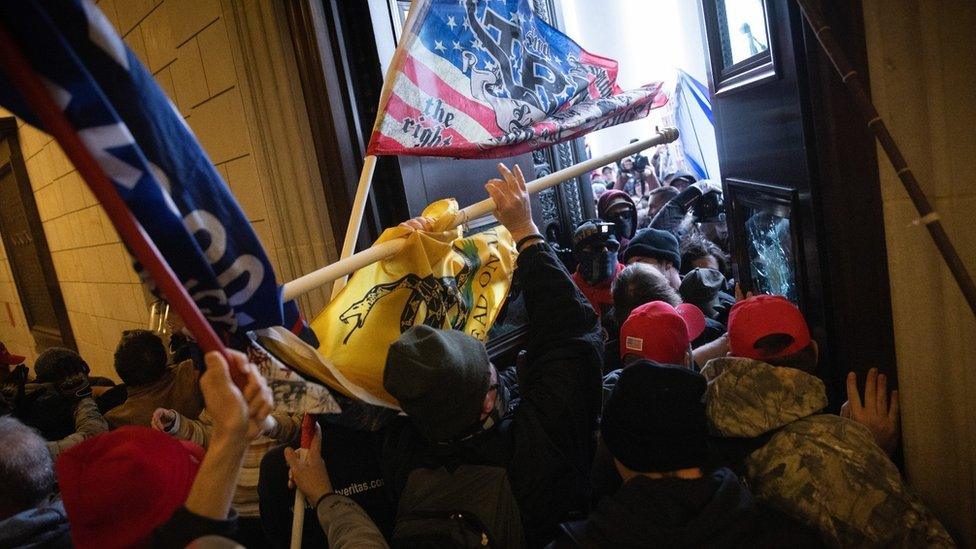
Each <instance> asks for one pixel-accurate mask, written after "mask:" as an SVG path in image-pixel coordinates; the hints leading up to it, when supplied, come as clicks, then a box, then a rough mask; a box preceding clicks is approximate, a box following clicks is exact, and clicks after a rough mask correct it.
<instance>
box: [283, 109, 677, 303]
mask: <svg viewBox="0 0 976 549" xmlns="http://www.w3.org/2000/svg"><path fill="white" fill-rule="evenodd" d="M676 139H678V130H676V129H675V128H665V129H664V130H661V131H660V133H658V135H656V136H654V137H651V138H648V139H644V140H643V141H637V142H635V143H631V144H629V145H627V146H626V147H623V148H621V149H617V150H615V151H613V152H610V153H607V154H604V155H602V156H598V157H596V158H591V159H589V160H585V161H583V162H580V163H579V164H574V165H573V166H570V167H568V168H564V169H562V170H559V171H557V172H553V173H551V174H549V175H547V176H544V177H540V178H539V179H536V180H534V181H532V182H530V183H528V184H527V185H526V187H527V188H528V191H529V193H530V194H534V193H537V192H539V191H541V190H544V189H548V188H549V187H553V186H555V185H558V184H560V183H562V182H563V181H566V180H568V179H572V178H574V177H577V176H580V175H583V174H585V173H588V172H590V171H592V170H594V169H596V168H599V167H602V166H606V165H607V164H609V163H611V162H615V161H617V160H619V159H621V158H623V157H625V156H630V155H632V154H634V153H637V152H640V151H643V150H644V149H648V148H650V147H653V146H655V145H663V144H665V143H671V142H672V141H674V140H676ZM494 209H495V203H494V202H493V201H492V200H491V199H490V198H488V199H485V200H482V201H481V202H476V203H474V204H472V205H470V206H468V207H467V208H464V209H462V210H461V211H460V212H458V215H457V217H456V218H455V219H454V223H453V225H452V227H458V226H460V225H463V224H465V223H468V222H470V221H472V220H474V219H477V218H479V217H483V216H485V215H488V214H489V213H491V212H492V211H494ZM404 243H405V240H404V239H402V238H398V239H395V240H388V241H386V242H383V243H382V244H377V245H375V246H373V247H371V248H367V249H365V250H363V251H361V252H359V253H357V254H353V255H351V256H349V257H347V258H345V259H342V260H339V261H337V262H335V263H333V264H331V265H328V266H326V267H323V268H321V269H319V270H317V271H314V272H311V273H309V274H307V275H305V276H302V277H299V278H296V279H295V280H292V281H291V282H288V283H287V284H285V286H284V299H285V300H289V299H294V298H296V297H298V296H300V295H302V294H304V293H306V292H309V291H311V290H314V289H315V288H318V287H320V286H324V285H325V284H328V283H329V282H332V281H333V280H336V279H337V278H339V277H345V276H348V275H350V274H352V273H354V272H356V271H357V270H359V269H362V268H363V267H365V266H367V265H370V264H372V263H375V262H377V261H380V260H382V259H386V258H388V257H391V256H393V255H396V253H397V252H399V251H400V250H401V249H403V245H404Z"/></svg>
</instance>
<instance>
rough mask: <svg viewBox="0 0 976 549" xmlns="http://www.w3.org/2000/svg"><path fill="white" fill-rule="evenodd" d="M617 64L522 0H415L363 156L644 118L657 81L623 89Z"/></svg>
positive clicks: (516, 150) (469, 153)
mask: <svg viewBox="0 0 976 549" xmlns="http://www.w3.org/2000/svg"><path fill="white" fill-rule="evenodd" d="M616 79H617V62H616V61H614V60H612V59H607V58H605V57H600V56H597V55H593V54H591V53H589V52H587V51H585V50H584V49H582V48H581V47H580V46H579V45H578V44H576V42H574V41H573V40H571V39H570V38H569V37H568V36H566V35H565V34H562V33H561V32H559V31H558V30H556V29H554V28H553V27H552V26H550V25H549V24H547V23H546V22H545V21H542V20H541V19H540V18H539V17H537V16H536V15H535V13H533V11H532V7H531V2H530V1H529V0H415V1H414V3H413V5H412V6H411V14H410V20H409V21H408V22H407V25H406V28H405V29H404V32H403V35H402V38H401V41H400V44H399V46H398V47H397V52H396V54H395V55H394V58H393V62H392V64H391V66H390V69H389V72H388V73H387V79H386V83H385V86H384V90H383V97H382V99H381V102H380V110H379V113H378V115H377V118H376V124H375V125H374V127H373V134H372V138H371V139H370V144H369V151H368V153H369V154H375V155H390V154H402V155H417V156H452V157H459V158H491V157H504V156H511V155H515V154H520V153H524V152H527V151H531V150H533V149H537V148H540V147H544V146H547V145H552V144H554V143H558V142H560V141H565V140H568V139H573V138H576V137H579V136H581V135H583V134H585V133H588V132H591V131H594V130H599V129H601V128H606V127H609V126H613V125H616V124H621V123H624V122H630V121H632V120H637V119H639V118H643V117H645V116H647V115H648V114H649V113H650V111H651V110H652V109H654V108H657V107H660V106H662V105H664V104H665V103H667V100H668V98H667V96H666V95H665V94H664V92H663V91H662V89H661V83H660V82H655V83H652V84H648V85H645V86H642V87H640V88H637V89H634V90H630V91H622V90H621V89H620V88H619V86H617V83H616Z"/></svg>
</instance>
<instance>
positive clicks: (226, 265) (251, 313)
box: [0, 0, 297, 332]
mask: <svg viewBox="0 0 976 549" xmlns="http://www.w3.org/2000/svg"><path fill="white" fill-rule="evenodd" d="M0 22H2V24H3V26H4V28H5V29H6V30H7V32H8V33H9V34H10V35H11V36H12V38H13V39H14V41H15V42H16V43H17V45H18V47H19V48H20V51H21V52H22V53H23V54H24V55H25V56H26V57H27V58H28V60H29V62H30V64H31V66H32V68H33V70H34V71H36V72H37V73H38V74H39V75H40V76H42V77H43V79H44V82H45V84H46V85H47V88H48V90H49V91H50V93H51V95H52V97H53V98H54V100H55V102H56V103H57V104H58V105H59V106H60V107H61V108H62V109H63V110H64V114H65V115H66V117H67V118H68V120H69V121H70V122H71V124H72V125H73V126H74V128H75V130H76V131H77V132H78V134H79V136H80V137H81V139H82V141H84V143H85V144H86V145H87V147H88V148H89V150H90V151H91V153H92V155H93V156H94V157H95V158H96V159H97V160H98V162H99V164H100V165H101V167H102V168H103V169H104V170H105V172H106V174H108V176H109V178H110V179H111V180H112V183H114V185H115V187H116V189H117V190H118V192H119V193H120V195H121V196H122V199H123V200H124V201H125V203H126V204H127V205H128V207H129V209H130V210H131V212H132V214H133V215H134V216H135V217H136V219H138V221H139V223H140V224H141V225H142V227H143V228H144V229H145V231H146V233H148V235H149V237H150V239H152V241H153V242H154V243H155V244H156V247H157V248H158V249H159V251H160V252H161V253H162V255H163V257H164V258H165V259H166V262H167V263H169V266H170V267H171V268H172V269H173V271H174V272H175V273H176V274H177V276H178V277H179V279H180V282H181V283H182V284H183V286H184V287H186V289H187V290H188V291H189V293H190V295H191V296H192V297H193V300H194V301H195V302H196V304H197V306H198V307H199V308H200V310H201V312H203V314H204V315H205V316H206V317H207V319H208V320H209V321H210V323H211V324H212V325H213V326H214V327H215V328H216V329H217V330H218V332H221V331H223V332H240V331H245V330H252V329H257V328H263V327H268V326H275V325H282V324H283V318H282V314H283V313H282V304H281V297H280V294H279V288H278V285H277V283H276V282H275V276H274V271H273V270H272V267H271V264H270V263H269V261H268V258H267V256H266V255H265V253H264V249H263V248H262V246H261V243H260V241H259V240H258V238H257V236H256V235H255V234H254V231H253V230H252V229H251V225H250V224H249V223H248V221H247V218H246V217H245V216H244V214H243V212H242V211H241V209H240V207H239V206H238V205H237V202H236V201H235V200H234V197H233V196H232V195H231V193H230V191H229V190H228V188H227V185H226V184H225V183H224V182H223V180H221V178H220V175H219V174H218V172H217V170H216V169H215V168H214V166H213V164H212V163H211V162H210V160H209V159H208V157H207V155H206V153H204V151H203V149H202V148H201V147H200V144H199V143H198V142H197V140H196V138H195V137H194V136H193V133H192V132H191V131H190V128H189V127H188V126H187V125H186V123H185V122H184V120H183V117H182V116H180V114H179V112H178V111H177V110H176V107H174V106H173V104H172V103H171V102H170V101H169V99H168V98H167V97H166V94H165V93H164V92H163V91H162V90H161V89H160V87H159V86H158V85H157V84H156V82H155V80H153V77H152V75H151V74H150V73H149V72H148V71H147V70H146V69H145V68H144V67H143V66H142V64H141V63H140V62H139V60H138V59H137V58H136V55H135V54H134V53H133V52H132V51H131V50H130V49H129V48H128V47H126V45H125V43H124V42H123V41H122V39H121V38H120V37H119V35H118V34H117V33H116V32H115V30H114V29H113V28H112V25H111V24H110V23H109V21H108V20H107V19H106V18H105V16H104V15H103V14H102V12H101V11H100V10H99V9H98V7H96V6H95V4H94V2H91V1H90V0H16V1H11V2H7V1H3V2H0ZM0 105H2V106H4V107H5V108H7V109H9V110H10V111H12V112H13V113H14V114H15V115H17V116H19V117H21V118H22V119H24V120H25V121H26V122H28V123H29V124H32V125H34V126H37V127H41V126H40V124H39V122H38V120H37V117H35V116H34V115H33V114H32V113H31V111H30V109H28V108H27V107H26V104H25V102H24V101H23V98H22V97H20V96H19V95H18V93H17V92H16V90H14V89H13V86H11V85H10V84H9V82H8V83H3V84H2V85H0ZM42 129H43V128H42ZM136 269H137V270H138V271H139V272H140V275H141V276H142V278H143V280H144V281H146V282H148V283H150V284H151V283H152V281H151V280H149V279H148V276H147V275H146V274H145V272H144V271H143V270H142V269H141V268H140V266H139V265H136ZM289 309H290V313H291V314H294V313H296V312H297V310H296V309H295V308H294V307H289ZM288 326H289V327H291V323H289V324H288Z"/></svg>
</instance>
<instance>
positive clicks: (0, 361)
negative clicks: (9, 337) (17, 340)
mask: <svg viewBox="0 0 976 549" xmlns="http://www.w3.org/2000/svg"><path fill="white" fill-rule="evenodd" d="M24 360H25V357H23V356H21V355H15V354H13V353H11V352H10V351H8V350H7V346H6V345H4V343H3V342H2V341H0V365H3V366H4V367H5V368H4V369H5V370H9V369H10V367H11V366H19V365H21V364H23V363H24Z"/></svg>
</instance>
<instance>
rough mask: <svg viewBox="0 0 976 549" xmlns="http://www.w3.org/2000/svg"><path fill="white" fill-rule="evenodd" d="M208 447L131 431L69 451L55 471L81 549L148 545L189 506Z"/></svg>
mask: <svg viewBox="0 0 976 549" xmlns="http://www.w3.org/2000/svg"><path fill="white" fill-rule="evenodd" d="M203 453H204V452H203V448H201V447H199V446H197V445H196V444H193V443H192V442H186V441H179V440H176V439H174V438H173V437H171V436H169V435H167V434H164V433H161V432H159V431H154V430H152V429H149V428H147V427H136V426H126V427H120V428H119V429H116V430H114V431H111V432H108V433H105V434H102V435H98V436H96V437H93V438H90V439H88V440H86V441H85V442H82V443H81V444H79V445H77V446H75V447H73V448H71V449H69V450H67V451H65V452H64V453H62V454H61V456H60V457H59V458H58V461H57V464H56V465H55V468H56V469H57V473H58V483H59V484H60V486H61V496H62V498H63V500H64V508H65V511H67V513H68V520H69V521H70V522H71V539H72V541H73V542H74V544H75V546H76V547H79V548H85V547H99V548H101V547H137V546H144V545H148V543H149V538H150V536H151V535H152V533H153V530H155V529H156V528H157V527H159V526H162V525H163V524H165V523H166V521H168V520H169V519H170V517H171V516H172V515H173V513H174V512H175V511H176V510H177V509H179V508H180V507H181V506H182V505H183V503H184V502H185V501H186V497H187V496H188V495H189V493H190V487H191V486H192V485H193V479H194V478H195V477H196V475H197V470H198V469H199V468H200V462H201V461H203Z"/></svg>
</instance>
